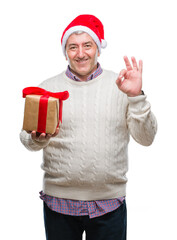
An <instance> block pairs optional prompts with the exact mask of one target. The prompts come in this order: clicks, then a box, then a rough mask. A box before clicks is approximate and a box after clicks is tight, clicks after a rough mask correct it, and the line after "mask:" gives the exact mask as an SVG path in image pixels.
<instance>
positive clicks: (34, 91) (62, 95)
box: [23, 87, 69, 133]
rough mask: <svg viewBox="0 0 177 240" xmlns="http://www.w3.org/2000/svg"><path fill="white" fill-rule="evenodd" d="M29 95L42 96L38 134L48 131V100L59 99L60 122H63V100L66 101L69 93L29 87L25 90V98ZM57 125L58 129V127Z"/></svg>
mask: <svg viewBox="0 0 177 240" xmlns="http://www.w3.org/2000/svg"><path fill="white" fill-rule="evenodd" d="M27 95H42V96H41V98H40V101H39V113H38V128H37V132H41V133H42V132H45V130H46V121H47V107H48V98H49V97H54V98H57V99H59V121H58V125H59V122H60V121H61V122H62V107H63V100H66V99H67V98H68V97H69V93H68V91H64V92H55V93H54V92H49V91H46V90H45V89H43V88H39V87H27V88H24V89H23V98H25V97H26V96H27ZM58 125H57V127H58Z"/></svg>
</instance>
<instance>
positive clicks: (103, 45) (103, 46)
mask: <svg viewBox="0 0 177 240" xmlns="http://www.w3.org/2000/svg"><path fill="white" fill-rule="evenodd" d="M106 46H107V42H106V40H104V39H101V47H102V48H106Z"/></svg>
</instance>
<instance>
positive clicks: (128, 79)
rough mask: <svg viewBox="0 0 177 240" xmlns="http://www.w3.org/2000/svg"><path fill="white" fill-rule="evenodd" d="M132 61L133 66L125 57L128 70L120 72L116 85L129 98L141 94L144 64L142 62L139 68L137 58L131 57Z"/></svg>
mask: <svg viewBox="0 0 177 240" xmlns="http://www.w3.org/2000/svg"><path fill="white" fill-rule="evenodd" d="M131 60H132V65H131V63H130V62H129V59H128V57H127V56H125V57H124V61H125V65H126V68H127V69H123V70H121V71H120V74H119V76H118V78H117V80H116V84H117V86H118V88H119V89H120V90H121V91H122V92H124V93H126V94H127V96H129V97H135V96H138V95H140V94H141V88H142V70H143V62H142V60H140V61H139V66H138V64H137V62H136V59H135V57H131Z"/></svg>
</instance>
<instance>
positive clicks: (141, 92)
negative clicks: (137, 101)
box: [127, 90, 144, 97]
mask: <svg viewBox="0 0 177 240" xmlns="http://www.w3.org/2000/svg"><path fill="white" fill-rule="evenodd" d="M141 95H144V91H143V90H141V91H140V92H139V94H137V95H131V94H127V96H128V97H138V96H141Z"/></svg>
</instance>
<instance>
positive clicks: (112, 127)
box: [20, 70, 157, 201]
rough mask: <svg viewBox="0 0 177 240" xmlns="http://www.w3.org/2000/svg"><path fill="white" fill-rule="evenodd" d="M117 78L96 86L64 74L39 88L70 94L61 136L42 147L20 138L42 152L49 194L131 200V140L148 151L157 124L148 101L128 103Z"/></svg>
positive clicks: (106, 75) (105, 76) (107, 76)
mask: <svg viewBox="0 0 177 240" xmlns="http://www.w3.org/2000/svg"><path fill="white" fill-rule="evenodd" d="M116 78H117V74H115V73H113V72H111V71H106V70H103V73H102V74H101V75H99V76H98V77H96V78H95V79H93V80H91V81H88V82H76V81H73V80H71V79H69V78H68V77H67V76H66V75H65V73H64V72H63V73H61V74H59V75H57V76H55V77H53V78H50V79H48V80H46V81H44V82H43V83H42V84H41V85H40V87H42V88H45V89H46V90H48V91H53V92H58V91H65V90H68V91H69V93H70V97H69V99H68V100H67V101H65V102H64V103H63V123H62V125H61V129H60V132H59V134H58V136H56V137H55V138H51V139H50V140H49V141H46V142H42V143H40V142H37V141H33V140H32V139H31V137H30V135H29V134H28V133H26V132H25V131H22V132H21V134H20V139H21V141H22V143H23V144H24V146H25V147H27V148H28V149H29V150H32V151H38V150H41V149H43V163H42V165H41V167H42V169H43V170H44V171H45V174H44V185H43V191H44V193H45V194H47V195H51V196H54V197H58V198H66V199H75V200H87V201H89V200H103V199H113V198H118V197H122V196H125V195H126V182H127V178H126V172H127V171H128V156H127V155H128V154H127V152H128V151H127V149H128V143H129V135H130V134H131V135H132V137H133V138H134V139H135V140H136V141H137V142H138V143H140V144H142V145H145V146H148V145H150V144H151V143H152V142H153V139H154V136H155V134H156V130H157V123H156V119H155V117H154V115H153V114H152V112H151V107H150V104H149V102H147V101H146V96H143V95H141V96H138V97H134V98H130V97H127V96H126V95H125V94H124V93H122V92H121V91H120V90H119V89H118V87H117V86H116V83H115V81H116Z"/></svg>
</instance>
